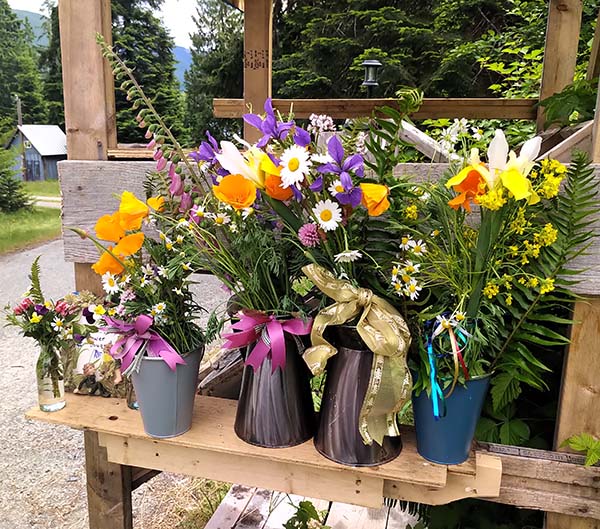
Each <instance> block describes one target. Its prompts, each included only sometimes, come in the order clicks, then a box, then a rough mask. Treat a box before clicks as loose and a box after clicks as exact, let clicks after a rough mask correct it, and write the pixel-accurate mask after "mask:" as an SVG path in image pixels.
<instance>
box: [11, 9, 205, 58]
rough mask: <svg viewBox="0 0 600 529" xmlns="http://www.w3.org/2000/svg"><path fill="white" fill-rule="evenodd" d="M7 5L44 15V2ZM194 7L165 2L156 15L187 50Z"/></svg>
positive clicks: (192, 26) (192, 27) (177, 41)
mask: <svg viewBox="0 0 600 529" xmlns="http://www.w3.org/2000/svg"><path fill="white" fill-rule="evenodd" d="M8 3H9V4H10V6H11V7H12V8H13V9H23V10H24V11H33V12H34V13H42V14H45V13H44V12H43V10H42V4H43V3H44V0H8ZM195 6H196V0H165V2H164V5H163V8H162V10H161V11H160V12H159V13H158V15H159V16H161V17H162V18H163V20H164V22H165V25H166V26H167V27H168V28H169V31H170V32H171V36H172V37H173V38H174V39H175V44H177V45H178V46H183V47H184V48H189V47H190V45H191V41H190V38H189V33H191V32H192V31H194V29H195V24H194V22H193V21H192V15H194V14H195V13H196V10H195Z"/></svg>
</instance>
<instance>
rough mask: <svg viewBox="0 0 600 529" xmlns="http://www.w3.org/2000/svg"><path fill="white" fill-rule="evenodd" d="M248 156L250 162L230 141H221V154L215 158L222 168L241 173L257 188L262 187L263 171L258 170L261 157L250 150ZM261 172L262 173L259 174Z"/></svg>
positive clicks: (232, 172)
mask: <svg viewBox="0 0 600 529" xmlns="http://www.w3.org/2000/svg"><path fill="white" fill-rule="evenodd" d="M248 156H249V157H250V159H251V161H252V163H249V162H248V160H247V159H246V158H244V156H243V155H242V153H241V152H240V151H239V150H238V148H237V147H236V146H235V145H234V144H233V143H231V142H230V141H222V142H221V154H217V155H216V158H217V160H218V162H219V163H220V164H221V166H222V167H223V169H225V170H226V171H229V172H230V173H231V174H237V175H242V176H243V177H244V178H246V179H247V180H250V182H252V183H253V184H254V185H255V186H256V187H258V188H259V189H263V188H264V184H265V183H264V172H262V171H261V170H260V162H261V157H260V155H259V154H258V153H256V152H253V151H250V152H249V154H248ZM261 173H262V174H261Z"/></svg>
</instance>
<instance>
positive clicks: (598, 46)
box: [586, 13, 600, 80]
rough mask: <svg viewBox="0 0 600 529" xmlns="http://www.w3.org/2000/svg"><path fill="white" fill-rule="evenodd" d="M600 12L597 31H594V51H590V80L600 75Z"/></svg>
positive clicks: (588, 74)
mask: <svg viewBox="0 0 600 529" xmlns="http://www.w3.org/2000/svg"><path fill="white" fill-rule="evenodd" d="M598 22H600V13H598V20H596V31H594V40H593V41H592V51H591V53H590V62H589V63H588V69H587V75H586V78H587V79H588V80H591V79H593V78H594V77H598V76H599V75H600V24H599V23H598Z"/></svg>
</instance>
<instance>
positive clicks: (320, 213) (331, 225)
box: [312, 199, 342, 231]
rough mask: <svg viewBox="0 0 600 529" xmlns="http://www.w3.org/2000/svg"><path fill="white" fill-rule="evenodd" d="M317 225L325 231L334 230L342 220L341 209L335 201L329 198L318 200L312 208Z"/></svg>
mask: <svg viewBox="0 0 600 529" xmlns="http://www.w3.org/2000/svg"><path fill="white" fill-rule="evenodd" d="M312 212H313V215H314V216H315V218H316V219H317V222H318V223H319V226H321V228H323V229H324V230H325V231H333V230H335V229H336V228H337V227H338V225H339V223H340V222H342V210H341V209H340V206H338V205H337V204H336V203H335V202H332V201H331V200H329V199H327V200H319V202H317V205H316V206H315V207H314V208H313V210H312Z"/></svg>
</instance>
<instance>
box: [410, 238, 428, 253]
mask: <svg viewBox="0 0 600 529" xmlns="http://www.w3.org/2000/svg"><path fill="white" fill-rule="evenodd" d="M408 246H409V247H410V249H411V251H412V253H414V254H415V255H423V254H424V253H427V245H426V244H425V243H424V242H423V241H422V240H421V239H419V240H418V241H414V240H413V241H410V242H409V243H408Z"/></svg>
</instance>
